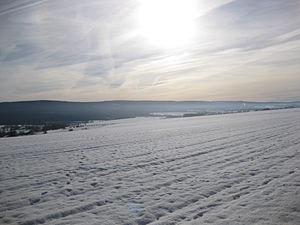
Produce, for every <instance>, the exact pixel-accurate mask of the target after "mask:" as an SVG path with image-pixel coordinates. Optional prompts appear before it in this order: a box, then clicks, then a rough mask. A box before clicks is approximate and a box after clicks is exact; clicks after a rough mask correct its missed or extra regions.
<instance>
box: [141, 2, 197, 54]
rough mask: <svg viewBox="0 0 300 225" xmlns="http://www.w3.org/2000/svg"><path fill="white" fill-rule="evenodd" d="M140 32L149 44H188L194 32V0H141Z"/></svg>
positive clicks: (166, 45) (166, 46)
mask: <svg viewBox="0 0 300 225" xmlns="http://www.w3.org/2000/svg"><path fill="white" fill-rule="evenodd" d="M140 3H141V4H140V9H139V14H138V21H139V26H140V33H141V35H143V36H144V37H145V38H146V40H147V41H149V43H150V44H152V45H156V46H159V47H165V48H170V47H171V48H175V47H178V46H184V45H186V44H188V43H189V42H190V41H191V39H192V38H193V36H194V33H195V29H196V28H195V18H196V4H195V0H141V2H140Z"/></svg>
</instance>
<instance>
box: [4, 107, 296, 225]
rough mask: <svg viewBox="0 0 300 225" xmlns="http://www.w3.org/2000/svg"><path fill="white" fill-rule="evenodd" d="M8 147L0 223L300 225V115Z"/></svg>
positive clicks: (203, 121) (38, 139) (209, 121)
mask: <svg viewBox="0 0 300 225" xmlns="http://www.w3.org/2000/svg"><path fill="white" fill-rule="evenodd" d="M114 123H115V124H112V125H109V126H103V127H99V128H95V129H91V130H79V131H75V132H61V133H50V134H46V135H35V136H26V137H25V136H23V137H15V138H2V139H0V160H1V164H0V175H1V177H0V178H1V180H0V224H21V225H33V224H42V223H44V224H50V225H51V224H60V225H62V224H88V225H89V224H95V225H96V224H97V225H98V224H104V225H106V224H114V225H115V224H128V225H129V224H139V225H143V224H164V225H165V224H217V225H218V224H222V225H223V224H224V225H225V224H228V225H235V224H239V225H250V224H251V225H253V224H259V225H263V224H264V225H265V224H270V225H277V224H278V225H296V224H297V225H299V224H300V176H299V175H300V174H299V173H300V171H299V167H300V109H289V110H277V111H267V112H249V113H241V114H231V115H216V116H205V117H191V118H176V119H159V118H137V119H126V120H119V121H114Z"/></svg>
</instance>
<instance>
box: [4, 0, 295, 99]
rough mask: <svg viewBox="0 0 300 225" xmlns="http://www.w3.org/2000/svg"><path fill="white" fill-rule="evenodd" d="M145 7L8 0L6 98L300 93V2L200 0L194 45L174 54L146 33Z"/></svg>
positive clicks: (111, 1) (112, 1)
mask: <svg viewBox="0 0 300 225" xmlns="http://www.w3.org/2000/svg"><path fill="white" fill-rule="evenodd" d="M141 1H143V0H139V1H137V0H128V1H122V0H107V1H106V0H103V1H97V0H87V1H75V2H74V1H72V0H61V1H46V0H27V1H21V0H14V1H8V0H3V1H1V3H0V6H1V10H0V29H1V36H0V81H1V82H0V90H1V91H0V92H1V93H0V96H1V98H0V100H2V101H7V100H22V99H41V98H46V99H53V98H55V99H62V100H91V101H92V100H93V101H95V100H106V99H174V100H176V99H177V100H187V99H193V100H197V99H198V100H213V99H220V100H222V99H241V98H242V99H246V100H284V99H290V98H293V97H294V96H299V95H300V89H299V88H298V87H297V85H295V84H296V83H298V82H300V78H299V74H298V71H300V65H299V62H300V7H299V1H297V0H290V1H281V0H265V1H259V0H243V1H241V0H236V1H233V0H203V1H199V5H198V16H197V18H196V19H195V22H196V34H195V37H194V39H192V40H191V41H190V43H189V44H188V45H186V46H180V47H178V48H174V49H164V48H161V47H158V46H153V45H151V44H149V43H148V42H147V40H145V38H144V37H143V36H141V35H140V34H139V30H138V22H137V17H136V13H137V10H138V6H139V4H140V2H141ZM200 3H201V4H200ZM170 7H171V6H170ZM154 16H155V15H154Z"/></svg>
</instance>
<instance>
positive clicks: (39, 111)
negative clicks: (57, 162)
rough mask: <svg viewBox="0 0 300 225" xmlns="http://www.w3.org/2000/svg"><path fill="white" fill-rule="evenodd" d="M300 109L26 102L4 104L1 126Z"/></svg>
mask: <svg viewBox="0 0 300 225" xmlns="http://www.w3.org/2000/svg"><path fill="white" fill-rule="evenodd" d="M289 107H300V102H245V101H104V102H64V101H47V100H42V101H23V102H2V103H0V124H2V125H13V124H43V123H51V122H72V121H88V120H111V119H119V118H130V117H138V116H149V115H151V114H152V113H161V112H187V113H202V112H229V111H244V110H245V111H246V110H265V109H278V108H289Z"/></svg>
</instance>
